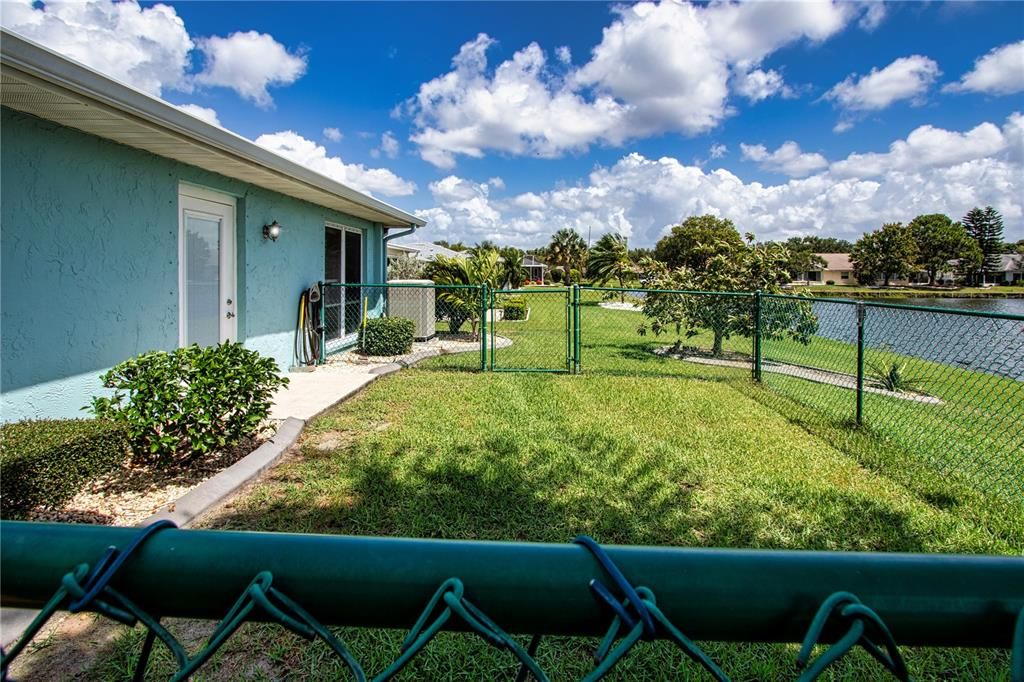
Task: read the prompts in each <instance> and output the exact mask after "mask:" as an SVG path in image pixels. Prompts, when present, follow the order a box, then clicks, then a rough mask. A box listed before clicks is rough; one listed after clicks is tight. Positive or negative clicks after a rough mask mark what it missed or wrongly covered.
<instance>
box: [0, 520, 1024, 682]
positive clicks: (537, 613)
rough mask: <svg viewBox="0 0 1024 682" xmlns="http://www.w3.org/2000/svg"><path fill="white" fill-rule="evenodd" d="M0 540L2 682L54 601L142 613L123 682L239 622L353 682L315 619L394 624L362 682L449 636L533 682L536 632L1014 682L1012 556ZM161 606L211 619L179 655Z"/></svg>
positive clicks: (1018, 671) (205, 648)
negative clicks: (316, 644)
mask: <svg viewBox="0 0 1024 682" xmlns="http://www.w3.org/2000/svg"><path fill="white" fill-rule="evenodd" d="M0 532H2V534H3V537H4V543H5V546H4V553H3V556H2V570H3V575H4V581H3V584H2V594H0V596H2V599H3V602H4V604H5V605H12V606H22V607H30V608H41V609H42V610H41V611H40V613H39V615H38V616H37V617H36V618H35V620H34V621H33V623H32V624H31V625H30V626H29V627H28V628H27V629H26V631H25V632H24V633H23V635H22V637H21V638H20V639H19V640H18V642H17V643H16V644H15V645H14V647H13V648H12V649H11V650H10V652H9V653H5V654H4V655H3V660H2V666H3V675H4V678H5V679H6V677H7V671H8V668H9V666H10V664H11V663H12V662H13V660H14V659H15V658H17V657H18V655H19V654H21V653H22V651H24V648H25V646H26V644H27V643H28V642H29V641H30V640H31V639H32V637H33V636H35V635H36V634H37V633H38V632H39V631H40V630H41V629H42V628H43V627H44V626H45V624H46V622H47V621H48V620H49V619H50V618H51V617H52V616H53V615H54V614H55V613H56V612H57V611H58V610H69V611H71V612H82V611H92V612H96V613H99V614H102V615H103V616H105V617H107V618H109V619H111V620H114V621H116V622H119V623H123V624H125V625H129V626H134V625H136V624H138V623H141V624H142V625H143V627H144V628H145V629H146V631H147V636H146V639H145V641H144V643H143V645H142V649H141V651H140V653H139V657H138V660H137V662H136V667H135V679H142V678H143V677H144V676H145V675H146V671H147V666H148V662H149V659H150V657H151V655H152V654H153V651H154V648H155V647H156V646H158V645H161V646H163V647H166V649H167V650H168V651H169V652H170V653H171V657H172V658H173V661H174V669H175V672H174V673H173V675H172V679H174V680H184V679H187V678H189V677H190V676H192V675H193V674H194V673H196V672H197V671H199V670H200V669H202V668H203V666H204V665H206V664H207V663H209V662H210V661H211V660H212V659H213V657H214V655H215V654H216V652H217V651H218V650H219V649H220V648H221V647H222V646H223V645H224V644H225V642H227V641H228V640H229V639H230V638H231V637H232V636H233V635H234V634H235V633H236V632H237V631H238V629H239V628H240V627H241V626H242V625H243V624H244V623H246V622H249V621H263V622H272V623H277V624H279V625H281V626H282V627H284V628H286V629H287V630H289V631H291V632H293V633H295V634H297V635H299V636H301V637H303V638H305V639H307V640H310V641H312V640H319V641H321V642H322V643H323V644H325V645H326V646H327V649H328V651H329V652H330V653H331V654H332V655H334V656H336V657H337V658H338V659H340V661H341V662H342V663H343V665H344V667H345V668H346V669H347V671H348V673H349V674H350V677H351V679H355V680H360V681H361V680H366V679H368V675H369V674H371V673H368V672H367V671H366V670H365V669H364V668H363V666H362V664H361V663H360V662H359V660H357V658H356V657H355V656H354V655H353V653H352V652H351V650H350V649H349V647H348V646H347V645H346V644H345V642H344V641H343V639H342V638H341V635H340V632H339V631H338V630H336V629H335V630H332V629H331V628H329V627H327V626H328V625H356V626H364V627H394V628H410V629H409V632H408V635H407V636H406V638H405V640H404V642H403V644H402V646H401V649H400V651H399V652H397V654H396V656H395V658H394V660H393V661H392V662H391V663H390V664H388V665H387V666H386V667H385V668H384V669H383V670H381V671H379V672H377V673H376V674H374V675H373V678H372V679H374V680H388V679H392V678H393V677H394V676H395V675H397V674H398V673H400V672H401V671H402V670H403V669H404V668H405V667H406V666H407V665H408V664H409V663H410V662H411V661H412V660H413V659H414V658H417V657H419V656H422V655H424V652H425V651H426V650H427V647H428V646H429V644H430V642H431V640H432V639H433V638H434V637H435V636H436V635H437V634H438V633H439V632H441V631H442V630H451V629H454V630H461V631H468V632H470V633H473V634H475V635H476V636H478V637H480V638H481V639H482V640H483V641H484V642H486V643H488V644H490V645H491V646H493V647H496V648H497V649H499V650H502V651H504V652H506V653H507V654H508V660H509V674H510V676H511V675H513V674H515V671H516V670H517V669H518V675H517V676H516V679H517V680H526V679H534V680H538V681H540V680H544V681H546V680H547V679H548V676H547V674H546V673H545V671H544V670H543V669H542V667H541V665H540V664H539V663H538V660H537V657H536V653H537V649H538V646H539V645H540V643H541V638H542V636H544V635H551V634H555V635H592V634H598V633H603V637H602V639H601V642H600V645H599V646H598V648H597V650H596V652H595V653H594V668H593V669H592V671H591V672H590V673H589V674H587V675H586V676H585V677H584V679H585V680H587V681H588V682H589V681H596V680H599V679H602V678H603V677H605V676H606V675H607V674H608V673H609V672H611V671H612V670H613V669H614V668H615V666H616V664H618V663H619V662H620V661H622V660H624V659H625V658H626V657H627V656H628V655H629V653H630V652H631V651H633V650H634V649H636V648H637V647H638V646H642V645H643V643H645V642H649V641H652V640H655V639H664V640H668V641H671V642H673V643H674V644H675V645H676V646H677V647H679V649H681V650H682V651H683V653H685V655H686V656H687V657H688V658H689V659H691V660H692V661H693V662H694V663H696V664H697V665H698V666H700V668H702V669H703V670H704V671H705V672H706V673H707V675H708V676H709V677H711V678H713V679H717V680H727V679H728V678H727V676H726V675H725V673H724V672H723V671H722V669H721V668H720V667H719V663H718V662H716V661H715V660H713V659H712V658H711V657H710V656H709V655H708V654H707V653H705V651H704V650H703V649H702V648H701V646H700V645H698V644H697V643H696V642H697V641H698V640H700V641H715V640H718V641H750V642H779V641H783V642H785V641H799V642H801V646H800V649H799V652H798V653H797V655H796V660H795V661H794V670H795V671H796V672H795V673H794V677H798V679H799V680H814V679H817V678H818V677H819V676H820V675H821V674H822V673H823V672H825V671H826V669H828V667H829V666H830V665H831V664H833V663H835V662H836V661H838V660H839V659H841V658H842V657H844V656H845V655H847V654H848V653H850V652H851V651H852V650H854V649H856V648H861V649H863V650H865V651H866V652H867V653H868V654H870V655H871V656H872V657H873V658H874V659H875V660H876V661H877V662H878V666H879V667H878V672H879V673H883V672H887V673H889V674H891V675H892V676H893V677H895V678H896V679H900V680H909V679H910V672H911V671H909V670H908V669H907V666H906V664H905V663H904V661H903V657H902V655H901V653H900V649H899V646H898V645H897V642H899V643H900V644H901V645H902V644H906V645H915V646H984V647H997V648H1004V649H1011V651H1012V654H1011V658H1010V664H1009V665H1010V671H1009V672H1010V678H1011V680H1013V682H1022V681H1024V658H1022V657H1024V562H1022V561H1021V560H1020V559H1018V558H1013V557H972V556H943V555H898V554H884V553H883V554H869V553H853V552H779V551H774V552H773V551H753V550H747V551H744V550H739V551H737V550H714V549H684V548H649V547H608V548H603V547H601V546H600V545H598V544H597V543H595V542H594V541H593V540H592V539H590V538H589V537H586V536H581V537H578V538H576V539H575V540H574V542H573V545H546V544H520V543H496V542H490V543H487V542H467V541H462V542H458V541H439V540H405V539H392V538H360V537H344V536H323V535H321V536H317V535H288V534H273V533H239V532H230V531H182V530H176V529H174V528H173V524H172V523H170V522H166V521H165V522H158V523H156V524H154V525H152V526H149V527H148V528H145V529H143V530H142V531H138V530H134V529H129V528H108V527H101V526H75V525H69V524H42V523H24V522H4V523H2V524H0ZM103 548H106V549H103ZM68 557H78V558H79V559H88V558H96V557H98V559H97V560H96V562H95V563H94V564H92V565H90V564H87V563H79V564H77V565H75V564H74V563H72V562H70V561H69V559H68ZM55 589H56V591H54V590H55ZM167 617H185V618H203V619H211V620H216V621H218V624H217V626H216V628H215V629H214V631H213V633H212V635H211V636H210V637H209V639H208V640H207V641H206V643H205V644H204V645H202V646H201V648H199V650H198V651H196V652H194V653H190V652H189V651H188V650H187V649H186V647H185V646H184V645H183V644H182V643H181V642H180V641H179V640H178V639H177V638H176V637H175V636H174V635H172V634H171V632H170V631H169V630H168V629H167V628H166V627H165V626H164V625H163V624H162V623H161V620H162V619H163V618H167ZM510 633H511V634H510ZM516 634H520V635H523V634H525V635H529V636H531V638H530V639H529V641H528V642H527V641H525V640H520V639H518V638H517V637H515V636H514V635H516Z"/></svg>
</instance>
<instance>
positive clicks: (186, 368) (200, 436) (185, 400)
mask: <svg viewBox="0 0 1024 682" xmlns="http://www.w3.org/2000/svg"><path fill="white" fill-rule="evenodd" d="M277 371H278V370H277V363H276V362H274V360H273V359H272V358H264V357H261V356H260V354H259V353H257V352H256V351H253V350H248V349H247V348H245V347H243V346H242V344H240V343H222V344H220V345H218V346H210V347H208V348H200V347H199V346H189V347H187V348H179V349H177V350H175V351H171V352H169V353H168V352H165V351H154V352H151V353H143V354H142V355H140V356H138V357H136V358H132V359H131V360H126V361H125V362H122V363H121V364H119V365H117V366H116V367H114V368H113V369H111V370H110V371H109V372H107V373H106V374H105V375H103V377H102V379H103V385H104V386H106V387H107V388H111V389H114V394H113V396H111V397H109V398H103V397H101V398H93V399H92V410H93V412H94V413H95V414H96V416H98V417H107V418H110V419H112V420H114V421H116V422H119V423H121V424H123V425H124V426H125V428H126V429H127V431H128V437H129V439H130V444H131V449H132V455H133V457H134V458H135V460H136V461H139V462H152V463H155V464H158V465H166V464H170V463H173V462H185V461H188V460H191V459H193V458H195V457H197V456H201V455H205V454H208V453H210V452H214V451H216V450H220V449H223V448H228V447H232V446H234V445H236V444H237V443H238V442H239V441H241V440H242V439H243V438H245V437H247V436H252V435H255V433H256V432H257V431H258V429H259V427H260V424H262V423H263V421H264V420H265V419H266V418H267V415H268V414H269V413H270V406H271V403H272V398H273V395H274V392H275V391H276V390H277V389H278V388H280V387H281V386H284V385H286V384H287V383H288V380H287V379H285V378H283V377H279V376H278V375H277Z"/></svg>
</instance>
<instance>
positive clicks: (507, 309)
mask: <svg viewBox="0 0 1024 682" xmlns="http://www.w3.org/2000/svg"><path fill="white" fill-rule="evenodd" d="M502 311H503V313H504V314H503V319H506V320H525V319H526V299H525V298H523V297H522V296H510V297H509V298H506V299H505V300H504V302H503V303H502Z"/></svg>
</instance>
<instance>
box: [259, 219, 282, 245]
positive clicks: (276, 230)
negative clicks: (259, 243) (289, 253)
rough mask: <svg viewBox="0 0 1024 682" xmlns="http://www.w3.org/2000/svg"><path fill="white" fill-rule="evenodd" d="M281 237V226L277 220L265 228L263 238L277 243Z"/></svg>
mask: <svg viewBox="0 0 1024 682" xmlns="http://www.w3.org/2000/svg"><path fill="white" fill-rule="evenodd" d="M280 236H281V224H280V223H279V222H277V221H276V220H275V221H274V222H272V223H270V224H269V225H264V226H263V238H264V239H269V240H270V241H272V242H276V241H277V238H278V237H280Z"/></svg>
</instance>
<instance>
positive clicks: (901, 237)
mask: <svg viewBox="0 0 1024 682" xmlns="http://www.w3.org/2000/svg"><path fill="white" fill-rule="evenodd" d="M917 253H918V252H917V244H916V243H915V242H914V235H913V234H912V233H911V231H910V228H908V227H906V226H904V225H903V223H886V224H885V225H882V227H881V228H880V229H878V230H875V231H874V232H869V233H868V234H866V235H864V236H863V237H861V238H860V239H858V240H857V243H856V244H854V245H853V250H852V251H851V252H850V260H851V261H852V262H853V271H854V274H856V276H857V279H858V280H859V281H861V282H864V281H870V282H873V281H875V280H877V279H878V278H879V277H881V278H882V279H883V280H884V286H889V280H890V279H892V278H893V277H902V276H905V275H909V274H910V273H911V272H912V271H913V269H914V266H915V264H916V263H917Z"/></svg>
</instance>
